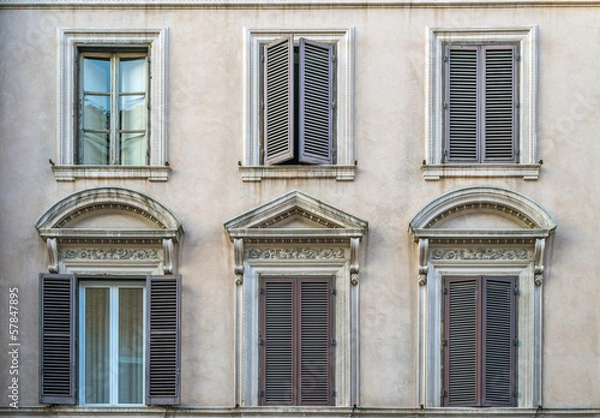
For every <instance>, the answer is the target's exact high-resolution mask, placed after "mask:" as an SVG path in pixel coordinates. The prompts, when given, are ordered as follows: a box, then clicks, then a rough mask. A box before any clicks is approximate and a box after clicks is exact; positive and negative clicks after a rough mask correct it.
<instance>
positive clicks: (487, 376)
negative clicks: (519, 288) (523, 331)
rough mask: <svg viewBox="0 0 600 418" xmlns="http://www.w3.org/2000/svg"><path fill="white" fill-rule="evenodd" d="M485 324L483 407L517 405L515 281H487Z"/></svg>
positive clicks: (491, 279) (496, 279) (484, 309)
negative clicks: (515, 394)
mask: <svg viewBox="0 0 600 418" xmlns="http://www.w3.org/2000/svg"><path fill="white" fill-rule="evenodd" d="M483 283H484V286H485V289H484V295H485V299H484V304H485V306H484V308H483V311H484V313H485V322H484V324H483V328H484V329H483V338H484V343H483V347H484V350H485V355H484V366H483V373H484V376H483V382H484V386H483V390H484V395H483V398H484V399H483V404H484V405H490V406H514V400H515V397H514V392H515V368H516V364H515V359H516V347H515V338H516V335H515V331H516V325H515V320H516V318H515V315H514V313H515V292H514V289H515V281H514V279H513V278H491V277H488V278H485V280H484V282H483Z"/></svg>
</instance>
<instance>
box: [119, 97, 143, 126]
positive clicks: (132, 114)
mask: <svg viewBox="0 0 600 418" xmlns="http://www.w3.org/2000/svg"><path fill="white" fill-rule="evenodd" d="M119 111H120V112H119V113H120V116H121V121H120V122H121V130H123V131H133V130H136V131H140V130H145V129H146V100H145V96H143V95H134V96H121V99H120V100H119Z"/></svg>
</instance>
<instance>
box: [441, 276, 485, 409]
mask: <svg viewBox="0 0 600 418" xmlns="http://www.w3.org/2000/svg"><path fill="white" fill-rule="evenodd" d="M477 285H478V280H477V278H473V277H470V278H455V277H452V278H446V279H445V283H444V287H445V289H444V293H445V306H444V308H445V312H444V313H445V318H444V338H445V344H444V345H445V356H444V376H445V378H444V382H445V385H444V390H445V395H446V396H445V397H444V405H445V406H473V405H477V404H478V397H479V385H480V383H479V381H480V379H479V373H480V367H479V358H480V356H479V340H480V339H479V335H480V330H479V328H480V321H479V320H478V316H479V315H478V313H479V312H478V311H479V309H478V299H477V293H478V289H477Z"/></svg>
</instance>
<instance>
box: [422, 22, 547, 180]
mask: <svg viewBox="0 0 600 418" xmlns="http://www.w3.org/2000/svg"><path fill="white" fill-rule="evenodd" d="M536 31H537V28H536V27H535V26H531V27H517V28H505V29H493V28H492V29H487V28H486V29H463V30H460V29H430V32H429V37H430V44H429V62H428V72H429V77H428V84H427V90H428V92H427V93H428V97H429V109H428V111H427V117H428V124H427V127H428V137H427V142H426V144H427V147H426V158H425V161H424V165H423V167H422V171H423V174H424V178H425V179H426V180H437V179H439V178H440V177H452V176H463V177H477V176H479V177H494V176H504V177H506V176H512V177H517V176H518V177H523V178H525V179H537V178H538V176H539V170H540V163H539V161H538V158H537V149H536V148H537V141H536V135H535V113H536V109H535V102H536V89H535V86H536V81H537V74H536V71H537V69H536V64H537V62H536Z"/></svg>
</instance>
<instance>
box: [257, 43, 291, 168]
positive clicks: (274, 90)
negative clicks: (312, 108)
mask: <svg viewBox="0 0 600 418" xmlns="http://www.w3.org/2000/svg"><path fill="white" fill-rule="evenodd" d="M263 73H264V78H265V80H264V147H265V157H264V163H265V164H267V165H271V164H277V163H282V162H285V161H288V160H291V159H293V158H294V145H293V141H294V40H293V37H292V36H287V37H284V38H280V39H278V40H276V41H274V42H272V43H270V44H268V45H267V46H265V50H264V72H263Z"/></svg>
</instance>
